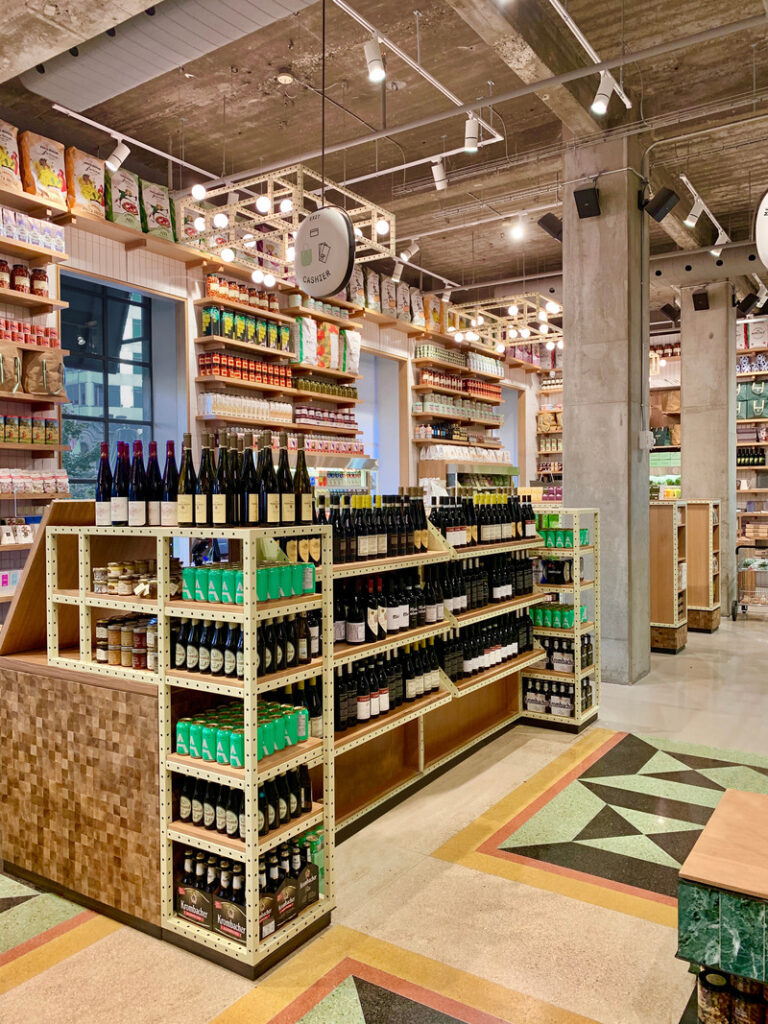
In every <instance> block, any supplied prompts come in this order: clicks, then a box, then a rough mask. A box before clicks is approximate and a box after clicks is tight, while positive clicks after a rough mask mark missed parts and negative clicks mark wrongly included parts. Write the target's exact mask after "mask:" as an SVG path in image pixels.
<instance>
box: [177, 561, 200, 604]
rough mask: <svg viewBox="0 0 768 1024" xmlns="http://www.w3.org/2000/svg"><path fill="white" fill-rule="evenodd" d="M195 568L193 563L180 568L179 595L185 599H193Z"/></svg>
mask: <svg viewBox="0 0 768 1024" xmlns="http://www.w3.org/2000/svg"><path fill="white" fill-rule="evenodd" d="M196 575H197V569H196V568H195V567H194V565H186V566H184V568H183V569H182V570H181V596H182V598H183V600H185V601H194V600H195V577H196Z"/></svg>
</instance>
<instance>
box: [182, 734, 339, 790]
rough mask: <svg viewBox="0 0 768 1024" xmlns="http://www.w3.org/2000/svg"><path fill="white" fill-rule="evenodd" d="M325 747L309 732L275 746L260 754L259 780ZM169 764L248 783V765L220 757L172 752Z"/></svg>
mask: <svg viewBox="0 0 768 1024" xmlns="http://www.w3.org/2000/svg"><path fill="white" fill-rule="evenodd" d="M322 747H323V741H322V740H321V739H318V738H317V737H316V736H308V737H307V739H306V740H304V741H303V742H302V743H295V744H292V745H291V746H289V747H285V748H284V749H283V750H276V751H275V753H274V754H270V755H269V756H268V757H262V758H260V759H259V762H258V773H259V781H260V782H261V781H263V780H265V779H267V778H271V777H273V776H274V775H281V774H282V772H283V771H284V770H285V769H284V765H286V764H292V765H293V764H295V763H296V762H297V761H299V763H301V764H304V763H306V762H307V761H311V760H313V758H315V757H318V758H319V757H321V756H322ZM166 765H167V767H168V768H169V769H170V770H171V771H178V772H179V773H181V774H182V775H202V776H204V777H207V778H212V779H220V780H221V781H222V782H225V783H227V784H229V783H231V782H232V781H233V780H234V781H235V782H237V783H239V784H240V786H243V785H244V784H245V768H233V767H232V765H229V764H219V763H218V762H217V761H203V760H202V759H201V758H199V757H189V756H188V755H186V754H169V755H168V758H167V760H166Z"/></svg>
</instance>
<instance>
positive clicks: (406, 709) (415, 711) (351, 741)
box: [334, 690, 451, 757]
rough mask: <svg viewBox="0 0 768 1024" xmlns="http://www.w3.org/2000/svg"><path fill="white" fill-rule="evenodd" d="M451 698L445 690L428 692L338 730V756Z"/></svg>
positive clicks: (336, 738)
mask: <svg viewBox="0 0 768 1024" xmlns="http://www.w3.org/2000/svg"><path fill="white" fill-rule="evenodd" d="M450 699H451V697H450V694H447V693H446V692H445V691H444V690H436V691H434V692H432V693H428V694H426V695H425V696H424V697H418V698H417V699H416V700H412V701H408V702H407V703H403V704H401V705H400V707H399V708H396V709H395V710H394V711H389V712H388V713H387V714H386V715H379V717H378V718H374V719H373V720H372V721H369V722H366V723H365V724H364V725H353V726H352V728H351V729H345V730H344V732H338V733H336V736H335V739H334V745H335V747H336V756H337V757H338V755H339V754H343V753H344V751H345V750H347V749H352V748H354V747H357V746H359V745H360V744H361V743H364V742H366V741H367V740H372V739H374V738H375V737H376V736H381V735H382V734H383V733H385V732H389V731H390V729H396V728H397V727H398V726H400V725H405V723H406V722H410V721H412V720H413V719H414V718H419V717H421V715H424V714H426V713H427V712H428V711H430V710H432V709H433V708H435V707H440V706H441V705H442V704H447V703H448V702H449V701H450Z"/></svg>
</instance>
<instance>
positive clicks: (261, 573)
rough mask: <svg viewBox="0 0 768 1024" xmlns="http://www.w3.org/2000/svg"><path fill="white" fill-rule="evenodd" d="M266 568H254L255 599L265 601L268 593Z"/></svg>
mask: <svg viewBox="0 0 768 1024" xmlns="http://www.w3.org/2000/svg"><path fill="white" fill-rule="evenodd" d="M268 572H269V570H268V569H257V570H256V600H257V601H266V600H267V597H268V593H269V588H268V579H269V577H268V576H267V573H268Z"/></svg>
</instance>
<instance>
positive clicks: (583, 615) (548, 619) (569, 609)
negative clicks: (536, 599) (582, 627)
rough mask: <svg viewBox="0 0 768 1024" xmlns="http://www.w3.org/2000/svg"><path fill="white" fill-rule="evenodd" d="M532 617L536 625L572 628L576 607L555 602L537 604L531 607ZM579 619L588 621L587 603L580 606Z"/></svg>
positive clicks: (548, 627) (550, 627)
mask: <svg viewBox="0 0 768 1024" xmlns="http://www.w3.org/2000/svg"><path fill="white" fill-rule="evenodd" d="M531 617H532V618H533V624H534V626H544V627H546V628H547V629H571V628H572V627H573V624H574V607H573V605H572V604H556V603H555V602H551V603H547V604H544V605H535V606H534V607H533V608H531ZM579 621H580V622H586V621H587V606H586V605H585V604H583V605H581V607H580V610H579Z"/></svg>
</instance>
